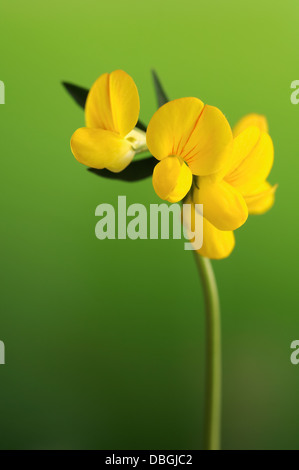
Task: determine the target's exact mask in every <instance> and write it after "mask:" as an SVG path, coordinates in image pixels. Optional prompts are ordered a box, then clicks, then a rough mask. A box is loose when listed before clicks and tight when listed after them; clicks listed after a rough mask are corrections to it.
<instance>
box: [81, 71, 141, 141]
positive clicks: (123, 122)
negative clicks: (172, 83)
mask: <svg viewBox="0 0 299 470" xmlns="http://www.w3.org/2000/svg"><path fill="white" fill-rule="evenodd" d="M139 109H140V103H139V95H138V90H137V87H136V85H135V83H134V80H133V79H132V78H131V77H130V75H128V74H127V73H126V72H124V71H122V70H115V71H114V72H112V73H110V74H109V73H104V74H103V75H101V76H100V77H99V78H98V79H97V80H96V82H95V83H94V84H93V85H92V87H91V89H90V92H89V94H88V97H87V101H86V106H85V119H86V126H87V127H91V128H100V129H105V130H109V131H113V132H116V133H118V134H119V135H120V136H121V137H125V136H126V135H127V134H128V133H129V132H130V131H131V130H132V129H133V128H134V127H135V125H136V123H137V121H138V116H139Z"/></svg>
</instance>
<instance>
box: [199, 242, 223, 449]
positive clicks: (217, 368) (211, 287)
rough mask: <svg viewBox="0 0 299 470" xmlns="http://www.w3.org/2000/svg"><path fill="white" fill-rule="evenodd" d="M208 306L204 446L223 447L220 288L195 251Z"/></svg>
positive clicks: (206, 259) (207, 266)
mask: <svg viewBox="0 0 299 470" xmlns="http://www.w3.org/2000/svg"><path fill="white" fill-rule="evenodd" d="M194 254H195V260H196V265H197V268H198V271H199V274H200V277H201V280H202V285H203V291H204V298H205V307H206V396H205V431H204V438H205V443H204V445H205V449H206V450H219V449H220V434H221V429H220V428H221V325H220V305H219V296H218V289H217V284H216V279H215V275H214V271H213V268H212V264H211V262H210V260H209V259H208V258H203V257H202V256H200V255H199V254H198V253H196V251H194Z"/></svg>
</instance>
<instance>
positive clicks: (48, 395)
mask: <svg viewBox="0 0 299 470" xmlns="http://www.w3.org/2000/svg"><path fill="white" fill-rule="evenodd" d="M298 15H299V4H298V1H297V0H285V1H284V2H283V3H281V2H277V1H273V0H263V1H260V0H251V1H250V2H245V3H244V2H243V3H240V2H239V1H237V0H227V1H225V2H224V1H222V0H218V1H216V0H214V1H209V2H208V1H205V2H204V1H198V0H186V1H184V2H183V3H182V2H178V1H176V2H174V1H172V0H165V1H163V2H161V1H158V0H151V1H150V2H141V1H140V0H138V1H137V0H127V1H126V2H124V1H121V0H115V1H114V2H103V1H101V2H99V1H96V0H93V1H92V0H85V1H84V2H83V1H78V0H65V1H64V2H61V0H59V1H58V0H51V2H50V1H44V2H42V3H41V2H38V1H34V0H28V1H26V2H23V1H20V0H17V1H15V2H4V4H2V6H1V17H0V38H1V51H0V61H1V69H0V80H3V81H4V82H5V85H6V104H5V105H4V106H3V105H2V106H0V164H1V169H0V180H1V192H2V197H1V203H0V204H1V226H2V229H1V266H2V269H1V297H0V298H1V316H0V339H1V340H3V341H4V342H5V345H6V355H7V364H6V365H5V366H0V416H1V419H0V448H2V449H32V448H33V449H46V448H51V449H53V448H54V449H56V448H58V449H65V448H67V449H174V450H175V449H196V448H200V447H201V445H202V425H203V422H202V421H203V390H204V375H203V373H204V311H203V302H202V292H201V287H200V283H199V280H198V278H197V272H196V268H195V264H194V260H193V257H192V253H190V252H185V251H184V249H183V241H165V240H160V241H159V240H158V241H150V240H147V241H130V240H127V241H113V240H109V241H105V242H104V241H103V242H101V241H99V240H97V239H96V238H95V235H94V226H95V223H96V218H95V216H94V210H95V207H96V206H97V205H98V204H100V203H102V202H108V203H112V204H115V203H116V201H117V196H118V195H127V198H128V203H134V202H140V203H143V204H145V205H149V204H150V203H151V202H158V198H157V196H156V195H155V193H154V191H153V188H152V185H151V180H150V179H148V180H146V181H143V182H140V183H135V184H128V183H119V182H115V181H109V180H104V179H100V178H99V177H97V176H95V175H93V174H90V173H88V172H87V171H86V169H85V167H84V166H82V165H80V164H79V163H77V162H76V161H75V159H74V158H73V156H72V154H71V152H70V149H69V139H70V136H71V134H72V132H73V131H74V130H75V129H76V128H78V127H80V126H82V125H83V122H84V115H83V111H82V110H81V109H80V108H79V107H78V106H77V105H76V104H75V103H74V102H73V101H72V99H71V98H70V97H69V96H68V95H67V93H66V92H65V91H64V89H63V88H62V86H61V84H60V82H61V80H66V81H72V82H74V83H77V84H78V85H82V86H86V87H89V86H91V84H92V83H93V81H94V80H95V79H96V78H97V77H98V76H99V75H100V74H101V73H103V72H106V71H112V70H115V69H118V68H122V69H124V70H126V71H127V72H128V73H129V74H131V75H132V76H133V78H134V79H135V81H136V83H137V86H138V88H139V93H140V96H141V105H142V109H141V118H142V119H143V120H144V121H146V122H148V120H149V119H150V117H151V115H152V113H153V112H154V111H155V109H156V102H155V96H154V92H153V87H152V82H151V76H150V69H151V68H153V67H154V68H155V69H156V70H157V71H158V73H159V75H160V78H161V80H162V82H163V84H164V86H165V88H166V90H167V92H168V94H169V96H170V97H171V98H178V97H182V96H198V97H199V98H201V99H202V100H203V101H205V102H208V103H209V104H212V105H216V106H218V107H219V108H220V109H221V110H222V111H223V112H224V113H225V114H226V116H227V117H228V119H229V121H230V122H231V124H234V123H235V122H236V121H237V120H238V119H239V118H240V117H241V116H243V115H244V114H246V113H248V112H252V111H255V112H259V113H264V114H265V115H266V116H267V117H268V119H269V123H270V132H271V136H272V138H273V140H274V144H275V164H274V168H273V171H272V173H271V176H270V178H269V180H270V182H271V183H276V182H278V183H279V189H278V191H277V200H276V204H275V206H274V208H273V209H272V210H271V211H270V212H269V213H267V214H266V215H265V216H260V217H258V216H256V217H250V219H249V220H248V222H247V223H246V225H245V226H244V227H243V228H242V229H240V230H238V232H237V234H236V235H237V245H236V248H235V251H234V252H233V254H232V256H231V257H230V258H229V259H227V260H224V261H218V262H215V263H214V267H215V271H216V275H217V279H218V283H219V290H220V295H221V302H222V325H223V360H224V364H223V366H224V396H223V446H224V448H226V449H275V448H278V449H288V448H289V449H299V440H298V435H299V402H298V392H299V365H298V366H297V367H296V366H293V365H291V363H290V352H291V351H290V343H291V341H292V340H295V339H298V337H299V315H298V275H297V273H298V246H297V243H298V232H299V223H298V216H297V207H296V203H297V201H298V195H299V186H298V175H299V158H298V145H299V142H298V125H299V105H298V106H294V105H292V104H291V102H290V94H291V89H290V84H291V82H292V81H293V80H295V79H299V69H298V42H299V30H298Z"/></svg>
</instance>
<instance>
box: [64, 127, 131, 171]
mask: <svg viewBox="0 0 299 470" xmlns="http://www.w3.org/2000/svg"><path fill="white" fill-rule="evenodd" d="M71 150H72V152H73V155H74V157H75V158H76V159H77V160H78V161H79V162H80V163H83V164H84V165H87V166H90V167H92V168H98V169H102V168H107V169H108V170H110V171H113V172H115V173H118V172H119V171H122V170H123V169H124V168H126V166H128V165H129V163H130V162H131V161H132V159H133V157H134V155H135V152H134V151H133V149H132V147H131V145H130V143H129V142H128V141H127V140H125V139H122V138H121V137H119V136H118V135H117V134H115V133H113V132H110V131H105V130H103V129H89V128H87V127H82V128H81V129H77V130H76V132H75V133H74V134H73V136H72V138H71Z"/></svg>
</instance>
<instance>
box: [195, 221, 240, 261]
mask: <svg viewBox="0 0 299 470" xmlns="http://www.w3.org/2000/svg"><path fill="white" fill-rule="evenodd" d="M234 247H235V236H234V232H232V231H228V232H226V231H223V230H218V229H217V228H216V227H214V225H212V224H211V223H210V222H209V221H208V220H207V219H206V218H205V217H204V218H203V245H202V247H201V249H200V250H198V253H199V254H200V255H201V256H204V257H206V258H210V259H223V258H227V257H228V256H229V255H230V254H231V252H232V251H233V249H234Z"/></svg>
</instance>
